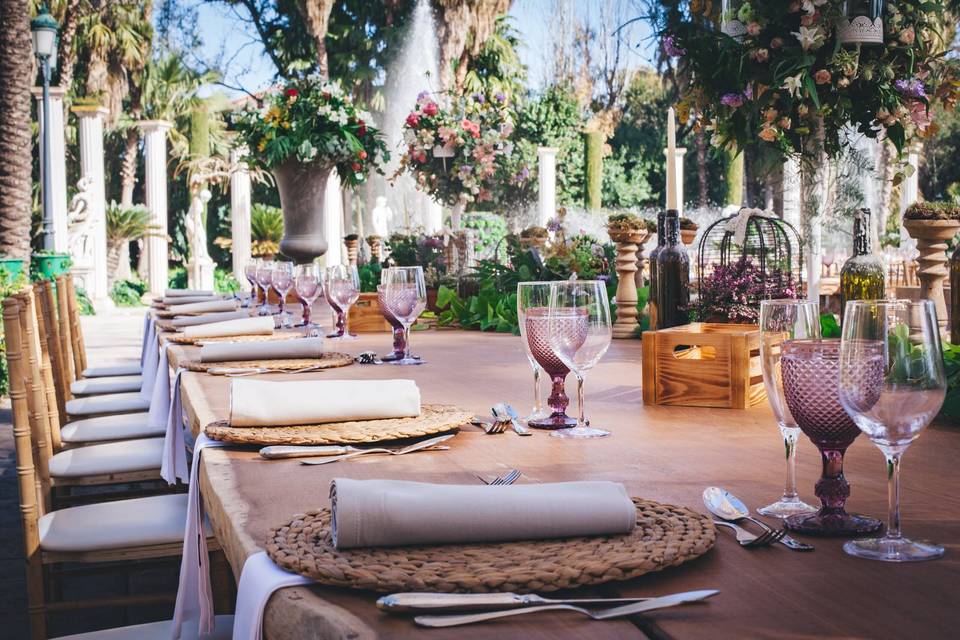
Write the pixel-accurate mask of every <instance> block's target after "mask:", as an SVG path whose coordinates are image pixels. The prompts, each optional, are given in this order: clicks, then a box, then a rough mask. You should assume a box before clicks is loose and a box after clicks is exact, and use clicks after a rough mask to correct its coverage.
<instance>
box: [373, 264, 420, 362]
mask: <svg viewBox="0 0 960 640" xmlns="http://www.w3.org/2000/svg"><path fill="white" fill-rule="evenodd" d="M382 275H383V274H382V272H381V277H382ZM385 296H386V290H385V288H384V286H383V285H382V284H378V285H377V303H378V304H379V305H380V313H381V314H383V319H384V320H386V321H387V323H388V324H389V325H390V328H391V329H393V352H392V353H390V354H389V355H385V356H381V357H380V360H381V361H383V362H394V361H396V360H402V359H403V354H404V353H406V351H407V336H406V332H405V331H404V330H403V323H402V322H400V321H399V320H397V319H396V318H395V317H394V315H393V314H392V313H391V312H390V309H388V308H387V299H386V297H385ZM413 357H414V358H416V357H417V356H413Z"/></svg>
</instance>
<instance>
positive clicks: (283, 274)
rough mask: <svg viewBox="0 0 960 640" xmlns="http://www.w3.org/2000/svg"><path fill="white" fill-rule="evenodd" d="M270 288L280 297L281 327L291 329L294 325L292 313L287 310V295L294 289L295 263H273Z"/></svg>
mask: <svg viewBox="0 0 960 640" xmlns="http://www.w3.org/2000/svg"><path fill="white" fill-rule="evenodd" d="M270 286H271V287H273V290H274V291H276V292H277V295H278V296H280V308H279V315H280V317H279V318H278V320H279V321H280V325H279V326H281V327H289V326H291V325H292V324H293V321H292V318H291V316H290V313H289V312H288V311H287V310H286V303H287V294H288V293H290V289H292V288H293V263H292V262H284V261H277V262H274V263H273V274H271V276H270Z"/></svg>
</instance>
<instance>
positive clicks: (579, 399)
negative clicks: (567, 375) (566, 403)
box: [574, 373, 587, 428]
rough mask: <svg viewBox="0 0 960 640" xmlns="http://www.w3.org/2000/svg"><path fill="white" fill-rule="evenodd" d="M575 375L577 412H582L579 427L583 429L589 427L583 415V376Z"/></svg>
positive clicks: (578, 422) (578, 421)
mask: <svg viewBox="0 0 960 640" xmlns="http://www.w3.org/2000/svg"><path fill="white" fill-rule="evenodd" d="M574 375H576V376H577V410H578V411H579V412H580V417H579V419H578V420H577V426H578V427H580V428H583V427H586V426H587V421H586V420H584V415H583V376H581V375H580V374H579V373H574Z"/></svg>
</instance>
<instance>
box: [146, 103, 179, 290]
mask: <svg viewBox="0 0 960 640" xmlns="http://www.w3.org/2000/svg"><path fill="white" fill-rule="evenodd" d="M171 126H172V125H171V123H169V122H167V121H165V120H144V121H143V122H141V123H140V128H141V130H142V131H143V155H144V159H145V168H144V178H145V179H144V191H145V193H146V198H145V200H146V205H147V208H148V209H150V223H151V224H153V225H156V226H157V227H159V229H158V232H157V235H151V236H148V237H147V238H144V243H143V250H144V254H145V255H146V264H147V290H148V291H149V292H150V293H151V294H154V295H162V294H163V292H164V290H165V289H166V288H167V280H168V276H167V260H168V257H167V256H168V254H167V250H168V249H167V130H169V129H170V127H171Z"/></svg>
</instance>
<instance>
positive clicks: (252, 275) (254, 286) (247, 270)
mask: <svg viewBox="0 0 960 640" xmlns="http://www.w3.org/2000/svg"><path fill="white" fill-rule="evenodd" d="M260 262H261V260H260V258H251V259H250V260H247V262H246V264H244V265H243V276H244V277H245V278H246V279H247V282H249V283H250V300H249V302H248V303H247V304H245V305H244V306H245V307H252V306H253V305H255V304H256V303H257V298H258V296H257V292H258V291H259V284H258V283H257V269H258V268H259V267H260Z"/></svg>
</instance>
